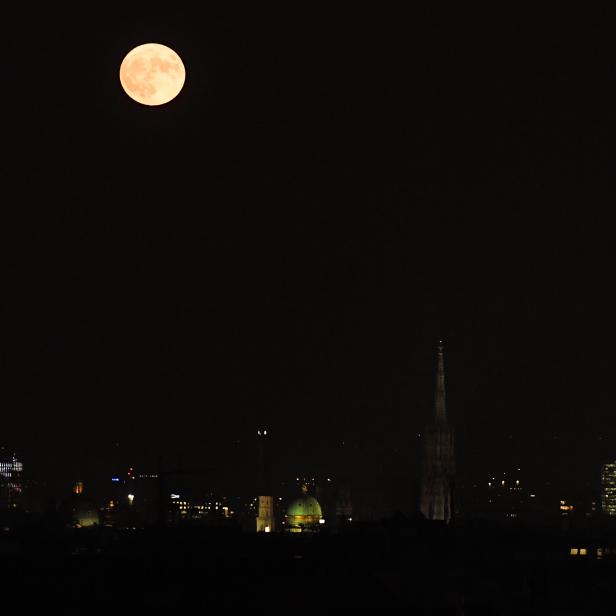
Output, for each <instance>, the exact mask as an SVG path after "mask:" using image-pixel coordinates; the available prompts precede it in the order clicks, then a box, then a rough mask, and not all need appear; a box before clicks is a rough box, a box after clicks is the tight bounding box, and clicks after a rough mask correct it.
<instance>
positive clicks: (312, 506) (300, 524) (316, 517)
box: [285, 485, 325, 533]
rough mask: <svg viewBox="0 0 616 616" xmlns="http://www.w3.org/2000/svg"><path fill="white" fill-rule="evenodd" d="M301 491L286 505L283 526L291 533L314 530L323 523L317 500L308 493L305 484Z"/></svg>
mask: <svg viewBox="0 0 616 616" xmlns="http://www.w3.org/2000/svg"><path fill="white" fill-rule="evenodd" d="M302 492H303V494H302V495H301V496H300V497H298V498H296V499H294V500H292V501H291V502H290V503H289V505H288V506H287V513H286V515H285V527H286V529H287V531H289V532H291V533H302V532H314V531H317V530H318V529H319V527H320V526H321V524H324V523H325V520H324V519H323V512H322V511H321V505H319V501H318V500H317V499H316V498H315V497H314V496H310V495H309V494H308V487H307V486H305V485H304V486H302Z"/></svg>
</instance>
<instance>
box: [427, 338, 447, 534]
mask: <svg viewBox="0 0 616 616" xmlns="http://www.w3.org/2000/svg"><path fill="white" fill-rule="evenodd" d="M454 478H455V459H454V440H453V428H452V426H451V425H450V424H449V422H448V421H447V413H446V409H445V365H444V359H443V346H442V344H439V347H438V355H437V370H436V389H435V394H434V417H433V419H432V421H431V422H430V423H429V424H428V425H427V427H426V429H425V431H424V438H423V456H422V464H421V488H420V503H419V508H420V510H421V513H422V514H423V515H424V517H425V518H426V519H428V520H440V521H444V522H449V521H450V520H451V518H452V517H453V489H454Z"/></svg>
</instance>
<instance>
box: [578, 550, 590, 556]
mask: <svg viewBox="0 0 616 616" xmlns="http://www.w3.org/2000/svg"><path fill="white" fill-rule="evenodd" d="M587 553H588V552H587V550H586V548H580V556H586V554H587Z"/></svg>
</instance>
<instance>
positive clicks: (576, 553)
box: [569, 548, 578, 556]
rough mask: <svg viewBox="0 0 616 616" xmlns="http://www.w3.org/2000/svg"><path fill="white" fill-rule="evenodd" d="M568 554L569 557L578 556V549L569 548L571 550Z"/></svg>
mask: <svg viewBox="0 0 616 616" xmlns="http://www.w3.org/2000/svg"><path fill="white" fill-rule="evenodd" d="M569 554H571V556H577V555H578V549H577V548H571V550H569Z"/></svg>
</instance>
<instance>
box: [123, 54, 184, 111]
mask: <svg viewBox="0 0 616 616" xmlns="http://www.w3.org/2000/svg"><path fill="white" fill-rule="evenodd" d="M185 79H186V71H185V70H184V65H183V64H182V60H181V59H180V56H178V55H177V54H176V53H175V51H173V49H169V47H166V46H165V45H160V44H159V43H145V44H144V45H139V46H138V47H135V48H134V49H133V50H132V51H129V52H128V53H127V54H126V56H125V58H124V60H122V64H121V65H120V83H121V84H122V87H123V88H124V91H125V92H126V94H128V95H129V96H130V97H131V98H132V99H133V100H135V101H137V102H138V103H141V104H142V105H164V104H165V103H168V102H169V101H170V100H172V99H174V98H175V97H176V96H177V95H178V94H179V93H180V90H181V89H182V87H183V85H184V81H185Z"/></svg>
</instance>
